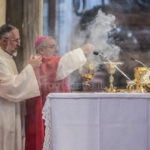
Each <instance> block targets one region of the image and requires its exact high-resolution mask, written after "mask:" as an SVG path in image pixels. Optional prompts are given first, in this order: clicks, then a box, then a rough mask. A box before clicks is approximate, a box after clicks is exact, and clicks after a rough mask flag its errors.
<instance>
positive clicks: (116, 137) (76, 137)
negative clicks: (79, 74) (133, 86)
mask: <svg viewBox="0 0 150 150" xmlns="http://www.w3.org/2000/svg"><path fill="white" fill-rule="evenodd" d="M43 118H44V119H45V125H46V129H45V141H44V148H43V149H44V150H150V94H139V93H134V94H128V93H119V94H118V93H114V94H113V93H111V94H110V93H54V94H49V95H48V96H47V101H46V103H45V105H44V108H43Z"/></svg>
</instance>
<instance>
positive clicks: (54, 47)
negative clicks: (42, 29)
mask: <svg viewBox="0 0 150 150" xmlns="http://www.w3.org/2000/svg"><path fill="white" fill-rule="evenodd" d="M43 47H44V48H50V49H56V48H57V47H56V46H43Z"/></svg>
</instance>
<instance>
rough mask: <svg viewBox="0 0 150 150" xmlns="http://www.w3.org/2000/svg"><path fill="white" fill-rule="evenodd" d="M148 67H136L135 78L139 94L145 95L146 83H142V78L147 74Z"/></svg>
mask: <svg viewBox="0 0 150 150" xmlns="http://www.w3.org/2000/svg"><path fill="white" fill-rule="evenodd" d="M146 72H147V68H146V67H136V68H134V77H135V84H136V85H135V91H136V92H137V93H145V92H146V91H145V89H144V85H145V84H144V83H143V81H142V77H143V76H144V75H145V74H146Z"/></svg>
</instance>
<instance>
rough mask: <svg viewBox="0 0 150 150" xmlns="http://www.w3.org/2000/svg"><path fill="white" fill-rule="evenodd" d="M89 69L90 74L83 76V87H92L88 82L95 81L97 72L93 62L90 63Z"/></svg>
mask: <svg viewBox="0 0 150 150" xmlns="http://www.w3.org/2000/svg"><path fill="white" fill-rule="evenodd" d="M87 69H88V72H87V73H86V74H82V79H83V83H82V84H83V86H90V85H89V83H88V82H89V81H90V80H92V79H93V76H94V72H95V69H94V64H93V63H92V62H90V63H88V66H87Z"/></svg>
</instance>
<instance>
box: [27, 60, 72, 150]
mask: <svg viewBox="0 0 150 150" xmlns="http://www.w3.org/2000/svg"><path fill="white" fill-rule="evenodd" d="M59 60H60V57H49V58H47V57H43V59H42V65H41V67H40V68H37V69H36V70H35V74H36V78H37V81H38V84H39V88H40V92H41V94H40V96H39V97H35V98H32V99H30V100H27V101H26V107H27V115H26V144H25V150H42V148H43V142H44V121H43V119H42V108H43V105H44V104H45V100H46V96H47V95H48V94H49V93H55V92H70V89H69V87H68V79H67V78H66V79H64V80H62V81H56V74H57V67H58V63H59ZM31 84H32V83H31Z"/></svg>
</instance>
